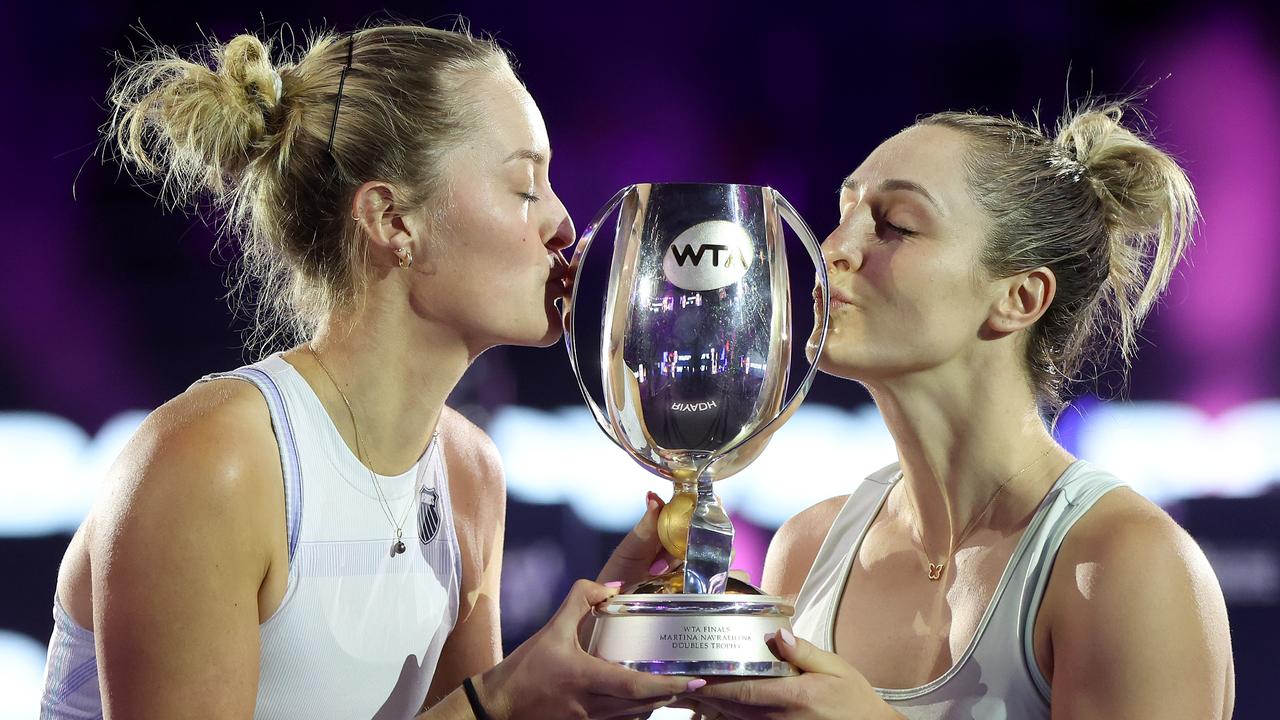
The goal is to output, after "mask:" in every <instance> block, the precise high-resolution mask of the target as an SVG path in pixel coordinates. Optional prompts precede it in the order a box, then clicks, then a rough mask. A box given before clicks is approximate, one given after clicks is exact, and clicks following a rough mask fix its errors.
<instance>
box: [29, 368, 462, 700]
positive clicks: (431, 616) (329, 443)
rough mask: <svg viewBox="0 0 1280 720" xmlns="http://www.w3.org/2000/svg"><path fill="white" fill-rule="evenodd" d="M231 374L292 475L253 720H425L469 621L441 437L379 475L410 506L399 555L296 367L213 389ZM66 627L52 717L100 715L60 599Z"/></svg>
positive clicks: (82, 643) (60, 624)
mask: <svg viewBox="0 0 1280 720" xmlns="http://www.w3.org/2000/svg"><path fill="white" fill-rule="evenodd" d="M224 377H233V378H239V379H242V380H246V381H248V382H251V383H253V384H254V385H255V386H256V387H257V388H258V389H259V390H260V391H261V392H262V394H263V396H264V397H265V398H266V400H267V405H268V407H269V408H270V411H271V425H272V428H273V430H274V432H275V437H276V442H277V444H278V445H279V447H280V463H281V467H282V468H283V471H284V485H285V518H283V520H284V522H285V525H286V528H287V532H288V544H289V579H288V585H287V588H286V590H285V594H284V598H283V600H281V603H280V607H279V609H277V610H276V611H275V613H273V614H272V615H271V617H270V618H268V619H267V620H266V621H265V622H263V623H262V624H261V625H259V626H258V635H259V640H260V646H261V649H260V655H259V672H258V698H257V704H256V706H255V710H254V717H255V718H259V719H262V720H266V719H267V718H299V717H306V718H335V720H336V719H338V718H342V719H343V720H350V719H351V718H378V719H379V720H381V719H383V718H396V719H397V720H403V719H404V718H411V717H413V716H414V715H415V714H416V713H417V711H418V710H419V708H420V707H421V705H422V703H423V701H424V700H425V699H426V696H427V690H428V688H429V687H430V685H431V678H432V676H433V675H434V674H435V670H436V663H437V662H438V661H439V659H440V651H441V648H443V646H444V643H445V640H446V639H447V638H448V636H449V633H450V632H451V631H452V630H453V627H454V624H455V623H456V622H457V619H458V600H459V597H458V595H459V582H460V579H461V574H462V569H461V554H460V552H459V549H458V538H457V534H456V532H455V529H454V526H453V513H452V510H451V506H450V503H449V483H448V477H447V475H446V472H445V465H444V458H443V454H442V451H441V449H440V443H439V441H438V439H436V438H433V439H432V441H431V444H430V445H429V446H428V447H427V451H426V452H425V453H424V454H423V456H422V457H421V458H420V459H419V460H418V462H417V463H416V464H415V465H414V466H413V467H412V468H410V469H409V470H408V471H407V472H405V473H404V474H402V475H399V476H396V477H385V476H378V482H380V483H381V484H382V488H383V492H384V493H385V495H386V498H387V501H388V503H389V504H390V505H391V508H392V511H393V512H394V513H395V517H396V519H397V520H399V518H400V514H401V513H402V512H404V511H405V509H406V508H409V510H408V519H407V520H406V522H405V527H404V543H405V545H406V546H408V551H407V552H406V553H404V554H402V555H399V556H396V557H392V556H391V552H390V551H391V546H392V543H393V542H394V535H395V532H394V528H393V526H392V524H391V523H390V522H389V521H388V520H387V517H386V515H385V514H384V513H383V509H382V507H381V505H380V504H379V501H378V498H377V495H376V493H375V490H374V488H373V486H372V480H371V478H370V475H369V471H368V469H366V468H365V466H364V465H363V464H362V463H361V462H360V461H359V460H357V459H356V457H355V456H354V455H353V454H352V453H351V451H350V449H349V448H348V447H347V445H346V443H344V442H343V440H342V437H341V436H340V435H339V434H338V431H337V429H336V428H335V427H334V425H333V423H332V421H331V420H330V419H329V416H328V414H327V413H326V412H325V410H324V407H323V406H322V405H321V404H320V400H319V398H317V397H316V395H315V393H314V392H312V390H311V387H310V386H309V385H307V382H306V380H304V379H303V378H302V376H301V375H299V374H298V372H297V371H296V370H294V368H293V366H292V365H290V364H289V363H287V362H285V361H284V359H283V358H281V357H280V356H279V355H273V356H271V357H268V358H267V359H265V360H263V361H261V362H259V363H256V364H254V365H250V366H247V367H244V368H240V369H239V370H235V371H233V372H230V373H225V374H220V375H211V376H209V377H206V378H204V379H203V380H202V381H201V382H203V381H207V380H211V379H216V378H224ZM415 496H416V500H412V499H411V498H414V497H415ZM415 511H416V521H415V519H414V516H415ZM53 617H54V630H53V636H52V638H51V640H50V643H49V659H48V664H47V666H46V668H45V683H44V694H43V697H42V700H41V713H40V717H41V718H42V720H43V719H54V720H63V719H76V720H80V719H86V720H88V719H92V718H101V717H102V701H101V697H100V694H99V690H98V672H97V663H96V659H95V657H94V645H93V634H92V633H91V632H90V631H89V630H86V629H84V628H82V627H79V626H78V625H76V624H75V622H74V621H73V620H72V619H71V617H70V616H69V615H67V613H66V611H65V610H63V608H62V606H61V605H60V604H59V603H58V601H57V598H56V597H55V598H54V607H53Z"/></svg>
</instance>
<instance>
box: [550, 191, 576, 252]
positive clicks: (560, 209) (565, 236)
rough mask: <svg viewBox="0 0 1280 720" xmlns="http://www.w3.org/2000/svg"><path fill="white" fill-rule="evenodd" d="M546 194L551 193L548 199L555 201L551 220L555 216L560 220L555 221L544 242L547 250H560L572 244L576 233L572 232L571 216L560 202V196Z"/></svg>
mask: <svg viewBox="0 0 1280 720" xmlns="http://www.w3.org/2000/svg"><path fill="white" fill-rule="evenodd" d="M548 194H549V195H551V197H550V198H548V199H549V200H550V201H551V202H553V203H555V206H554V208H555V212H554V213H553V214H552V215H551V218H552V222H556V221H555V220H554V218H557V217H558V218H560V221H559V222H557V223H556V225H555V226H554V229H553V230H552V231H551V236H550V237H549V238H547V240H546V242H545V243H544V244H545V245H546V246H547V249H549V250H555V251H560V250H563V249H565V248H567V247H569V246H570V245H572V244H573V241H574V239H575V238H576V237H577V236H578V235H577V233H576V232H574V229H573V218H571V217H569V211H568V210H567V209H566V208H565V206H564V203H562V202H560V198H559V197H556V195H555V194H554V193H550V192H549V193H548Z"/></svg>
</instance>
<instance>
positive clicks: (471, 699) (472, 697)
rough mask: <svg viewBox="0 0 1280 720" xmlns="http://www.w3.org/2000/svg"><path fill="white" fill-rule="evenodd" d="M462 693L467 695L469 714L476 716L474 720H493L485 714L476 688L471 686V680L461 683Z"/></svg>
mask: <svg viewBox="0 0 1280 720" xmlns="http://www.w3.org/2000/svg"><path fill="white" fill-rule="evenodd" d="M462 692H464V693H466V694H467V702H468V703H470V704H471V713H472V714H473V715H475V716H476V720H493V718H491V717H489V713H488V712H485V709H484V705H481V704H480V696H479V695H478V694H477V693H476V686H475V685H473V684H472V682H471V678H467V679H466V680H463V681H462Z"/></svg>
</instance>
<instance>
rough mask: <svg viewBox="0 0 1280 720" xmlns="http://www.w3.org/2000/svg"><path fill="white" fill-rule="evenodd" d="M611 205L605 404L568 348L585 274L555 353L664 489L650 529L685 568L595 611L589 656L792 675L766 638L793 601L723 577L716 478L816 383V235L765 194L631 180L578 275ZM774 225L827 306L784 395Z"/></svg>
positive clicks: (699, 670) (783, 321)
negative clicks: (805, 262) (786, 230)
mask: <svg viewBox="0 0 1280 720" xmlns="http://www.w3.org/2000/svg"><path fill="white" fill-rule="evenodd" d="M615 211H617V212H618V221H617V226H616V233H615V240H614V245H613V261H612V264H611V266H610V270H609V281H608V285H607V290H606V294H605V299H604V312H603V317H602V319H601V322H602V325H601V342H600V344H601V347H600V361H599V366H600V373H601V383H602V387H603V392H604V402H603V406H604V407H603V409H602V408H601V407H600V404H598V403H597V402H596V401H595V399H593V398H592V396H591V393H590V392H589V391H588V389H587V386H586V383H585V381H584V378H583V375H582V367H581V365H580V362H579V358H578V348H577V345H576V344H575V339H576V337H577V319H578V318H577V312H576V309H577V306H578V293H579V290H580V289H581V288H582V283H581V282H580V281H579V282H575V283H574V289H573V293H572V296H571V298H570V301H569V305H568V308H567V309H566V317H565V344H566V347H567V348H568V350H569V357H570V361H571V363H572V365H573V371H574V374H575V375H576V376H577V379H578V384H579V387H580V388H581V389H582V394H583V397H584V398H585V399H586V402H587V406H588V407H589V408H590V409H591V411H592V414H593V415H594V416H595V419H596V422H597V423H598V424H599V425H600V428H601V429H602V430H604V432H605V434H606V435H608V436H609V438H610V439H611V440H613V442H614V443H616V444H617V445H618V446H619V447H621V448H622V449H623V450H625V451H626V452H627V453H628V454H629V455H630V456H631V457H632V458H633V459H634V460H635V461H636V462H638V463H640V465H642V466H643V467H645V468H646V469H648V470H649V471H651V472H653V473H655V474H657V475H660V476H662V477H664V478H666V479H668V480H670V481H671V482H672V483H674V485H675V495H674V497H673V498H672V500H671V501H670V502H669V503H667V505H666V507H665V508H664V509H663V512H662V515H661V516H660V518H659V533H660V535H661V538H662V543H663V545H664V546H665V547H666V549H667V551H668V552H670V553H671V554H672V555H673V556H674V557H676V558H677V559H683V562H682V563H679V564H677V565H676V566H675V569H673V570H672V571H670V572H667V573H666V574H664V575H660V576H657V577H652V578H649V579H647V580H645V581H642V582H641V583H639V584H637V585H633V586H631V587H629V588H624V589H623V592H622V593H621V594H619V595H617V596H615V597H614V598H613V599H612V600H611V601H610V602H609V603H608V604H607V605H605V606H604V607H603V608H602V609H600V610H599V613H598V617H597V619H596V626H595V632H594V634H593V636H592V639H591V644H590V647H589V648H588V650H589V651H590V652H592V653H593V654H594V655H597V656H599V657H602V658H604V659H606V660H610V661H612V662H616V663H618V664H620V665H624V666H626V667H630V668H634V669H637V670H645V671H648V672H652V673H660V674H673V675H674V674H679V675H686V674H688V675H738V676H778V675H790V674H794V672H795V670H794V669H793V668H792V667H791V666H790V665H788V664H787V663H785V662H781V661H779V660H778V659H777V658H776V657H774V655H773V654H772V653H771V652H770V651H769V649H768V646H767V645H766V643H765V638H766V636H768V635H769V634H771V633H776V632H777V631H778V630H781V629H783V628H786V629H788V630H789V629H790V625H791V620H790V618H791V615H792V613H793V611H794V607H793V606H792V605H791V601H790V600H789V599H785V598H781V597H774V596H769V595H765V594H764V593H763V592H762V591H761V590H759V589H757V588H755V587H753V586H751V585H749V584H747V583H745V582H741V581H739V580H738V579H736V578H731V577H730V576H729V565H730V562H731V561H732V556H733V524H732V523H731V522H730V521H729V517H728V514H727V513H726V512H725V509H724V507H723V506H722V505H721V503H720V500H719V498H717V497H716V495H715V494H714V492H713V483H714V482H715V481H718V480H723V479H725V478H727V477H729V476H731V475H733V474H735V473H737V472H738V471H740V470H742V469H743V468H745V467H746V466H747V465H748V464H750V463H751V462H752V461H753V460H755V458H756V457H757V456H758V455H759V454H760V453H761V451H763V450H764V448H765V445H767V444H768V442H769V438H770V437H771V436H772V435H773V433H774V432H775V431H776V430H777V429H778V428H779V427H780V426H781V425H782V424H783V423H784V422H785V421H786V420H787V419H788V418H789V417H790V416H791V415H792V414H793V413H794V411H795V409H796V408H797V407H798V406H799V404H800V402H801V400H802V399H803V398H804V395H805V393H806V392H808V389H809V386H810V385H811V384H812V382H813V377H814V374H815V371H816V369H817V366H816V359H817V358H818V357H820V355H821V351H822V343H823V342H825V339H826V330H827V317H828V312H827V310H828V309H829V307H828V306H829V302H830V299H829V294H828V290H827V276H826V266H825V264H824V262H823V261H822V254H821V250H820V249H819V247H818V242H817V239H816V238H815V237H814V236H813V233H812V232H810V230H809V228H808V227H807V226H806V225H805V223H804V221H803V220H802V219H801V218H800V216H799V215H798V214H797V213H796V211H795V209H794V208H792V207H791V205H790V204H789V203H788V202H787V201H786V200H785V199H784V198H783V197H782V195H780V194H779V193H778V192H777V191H775V190H773V189H772V188H768V187H760V186H752V185H726V184H692V183H663V184H656V183H655V184H638V185H631V186H629V187H626V188H623V189H622V190H620V191H619V192H618V193H617V195H615V196H614V197H613V199H612V200H610V201H609V203H608V204H607V205H605V207H604V208H603V209H602V210H601V211H600V213H599V214H598V215H597V216H596V218H595V219H594V220H593V221H592V222H591V224H590V225H589V226H588V227H587V228H586V229H585V230H584V232H583V234H582V238H581V240H580V241H579V243H578V247H577V250H576V252H575V254H574V260H573V264H574V265H575V266H576V267H578V268H581V267H582V263H583V259H584V257H585V256H586V254H587V252H588V251H589V250H590V248H591V244H592V241H593V240H594V239H595V236H596V233H597V231H598V230H599V229H600V227H601V226H602V224H603V223H604V222H605V220H607V219H608V218H609V217H610V216H611V215H612V214H613V213H614V212H615ZM784 220H785V221H786V223H787V224H788V225H789V226H790V227H791V229H792V230H793V232H794V233H795V234H796V235H797V236H798V237H799V238H800V240H801V241H802V243H803V244H804V247H805V249H806V250H807V251H808V255H809V259H810V260H811V261H812V262H813V265H814V267H815V269H816V270H817V277H818V289H819V298H820V302H821V303H822V309H823V312H821V313H820V314H819V315H818V317H819V318H820V330H819V332H817V333H815V335H816V337H817V338H818V340H817V343H816V346H815V347H811V348H810V353H809V356H810V357H811V358H813V361H811V362H810V366H809V369H808V371H807V373H806V374H805V376H804V378H803V380H802V381H801V382H800V383H798V385H797V387H796V389H795V391H794V393H793V395H792V397H791V398H790V399H786V398H785V395H786V391H787V379H788V378H787V376H788V371H789V368H790V363H791V351H792V347H791V345H792V343H791V340H792V335H791V295H790V287H789V275H788V271H787V256H786V248H785V240H784V236H783V228H782V223H783V221H784Z"/></svg>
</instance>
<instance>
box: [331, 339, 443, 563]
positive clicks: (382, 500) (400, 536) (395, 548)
mask: <svg viewBox="0 0 1280 720" xmlns="http://www.w3.org/2000/svg"><path fill="white" fill-rule="evenodd" d="M307 350H308V351H310V352H311V357H313V358H315V359H316V364H317V365H319V366H320V369H321V370H323V371H324V374H325V376H326V377H328V378H329V382H330V383H331V384H332V385H333V389H334V390H337V391H338V397H340V398H342V404H343V405H346V406H347V415H348V416H349V417H350V418H351V430H352V432H353V433H354V434H355V436H356V455H357V459H358V460H359V461H360V462H361V463H362V464H363V465H364V468H365V470H368V471H369V479H370V480H372V481H373V491H374V492H375V493H377V495H378V505H379V507H381V508H382V514H384V515H386V516H387V522H389V523H391V525H392V527H394V528H395V529H396V539H395V541H394V542H392V543H391V557H395V556H396V555H401V554H403V553H404V551H405V550H406V549H407V548H405V545H404V521H405V520H407V519H409V510H410V509H411V508H412V507H413V500H414V495H415V493H413V492H410V493H409V503H408V504H407V505H405V508H404V512H403V513H401V514H400V521H399V522H396V519H395V515H393V514H392V512H391V503H389V502H387V496H386V494H385V493H383V492H382V483H379V482H378V476H377V475H376V474H375V473H374V472H373V465H372V464H371V463H370V462H369V456H368V455H367V454H366V453H365V451H364V445H363V444H362V443H361V442H360V428H359V427H358V426H357V425H356V414H355V411H353V410H352V409H351V401H350V400H348V399H347V395H346V393H344V392H342V388H340V387H338V381H337V380H334V379H333V373H331V372H329V368H327V367H325V364H324V361H322V360H321V359H320V353H318V352H316V349H315V348H314V347H312V346H311V344H310V343H307ZM435 438H436V436H435V434H434V433H433V434H432V436H431V439H432V441H433V442H434V441H435ZM414 484H415V488H414V489H415V490H416V489H417V488H416V485H417V481H416V480H415V481H414Z"/></svg>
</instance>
